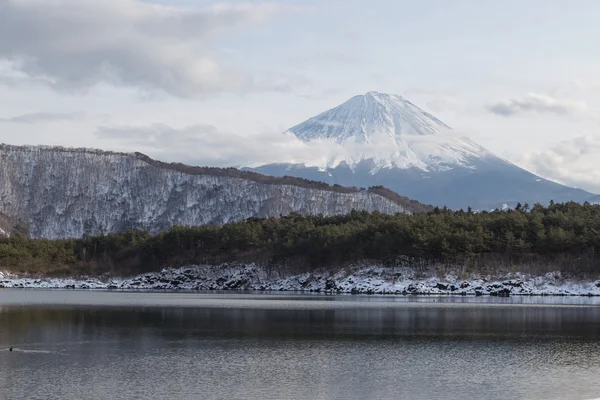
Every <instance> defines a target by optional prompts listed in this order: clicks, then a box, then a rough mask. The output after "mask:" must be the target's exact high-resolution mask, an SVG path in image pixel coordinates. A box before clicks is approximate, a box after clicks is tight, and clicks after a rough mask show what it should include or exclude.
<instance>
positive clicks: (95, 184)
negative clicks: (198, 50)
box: [0, 145, 422, 239]
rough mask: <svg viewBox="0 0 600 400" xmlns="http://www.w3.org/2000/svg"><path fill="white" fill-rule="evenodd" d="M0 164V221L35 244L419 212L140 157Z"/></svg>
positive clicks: (32, 153) (3, 158)
mask: <svg viewBox="0 0 600 400" xmlns="http://www.w3.org/2000/svg"><path fill="white" fill-rule="evenodd" d="M0 166H1V167H2V168H1V169H0V215H4V216H6V217H7V219H10V222H11V223H12V224H13V225H15V226H20V227H21V229H22V227H23V226H25V227H26V228H27V230H28V231H29V233H30V235H31V236H32V237H35V238H52V239H55V238H65V237H81V236H84V235H96V234H100V233H109V232H117V231H123V230H127V229H147V230H149V231H151V232H158V231H161V230H164V229H167V228H169V227H170V226H172V225H176V224H177V225H201V224H222V223H226V222H228V221H234V220H242V219H246V218H250V217H278V216H280V215H286V214H289V213H290V212H299V213H302V214H323V215H335V214H344V213H348V212H350V211H351V210H353V209H356V210H366V211H376V210H377V211H380V212H382V213H396V212H407V213H410V212H412V210H418V209H419V207H422V205H420V204H418V203H416V202H410V201H408V202H406V203H405V204H404V205H402V204H401V201H402V200H403V199H401V198H399V197H398V198H397V199H394V198H391V196H387V197H384V196H382V195H380V194H377V193H375V192H372V191H371V192H369V191H356V190H353V189H348V188H327V187H326V186H325V185H323V184H318V183H310V182H302V181H300V180H298V179H293V178H288V179H285V180H282V179H274V178H269V177H263V176H261V175H258V174H252V173H249V172H244V171H238V170H233V169H227V170H223V169H213V168H194V167H187V166H184V165H180V164H177V165H170V164H164V163H160V162H158V161H155V160H152V159H150V158H148V157H147V156H144V155H141V154H124V153H111V152H103V151H97V150H87V149H64V148H56V147H30V146H26V147H18V146H9V145H0ZM311 185H312V186H313V187H309V186H311ZM384 195H385V193H384ZM6 225H7V226H8V224H6Z"/></svg>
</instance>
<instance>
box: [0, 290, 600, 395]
mask: <svg viewBox="0 0 600 400" xmlns="http://www.w3.org/2000/svg"><path fill="white" fill-rule="evenodd" d="M107 295H110V294H107ZM139 295H140V296H150V297H152V296H154V295H153V294H139ZM47 296H52V294H47ZM234 299H235V297H234ZM360 299H361V298H353V299H352V300H350V301H352V302H360V301H361V300H360ZM369 299H370V300H367V301H368V302H373V300H371V299H372V298H369ZM138 300H139V301H136V302H134V303H133V304H132V305H129V306H125V305H121V306H114V305H113V306H111V307H106V306H103V305H102V304H100V303H99V304H96V305H94V306H90V305H86V306H80V305H77V304H71V305H68V304H62V303H61V304H60V305H56V304H55V305H48V306H42V305H39V304H37V303H35V302H34V304H35V305H29V306H22V305H11V306H3V307H2V308H0V348H1V349H7V348H8V346H9V345H11V344H13V345H14V346H15V351H14V352H12V353H9V352H8V351H5V350H0V370H1V371H2V373H1V374H0V393H3V394H6V396H3V397H2V398H7V399H21V398H64V399H81V398H86V399H106V398H115V399H120V398H123V399H125V398H168V399H192V398H204V399H213V398H214V399H223V398H228V399H236V398H239V399H284V398H286V399H287V398H289V399H316V398H324V399H330V398H331V399H337V398H344V399H359V398H382V399H384V398H390V399H392V398H393V399H398V398H400V399H402V398H406V399H421V398H423V399H425V398H436V399H440V398H459V397H473V398H479V399H504V398H510V397H514V398H527V399H565V398H568V399H585V398H593V397H600V383H599V381H598V379H597V376H599V375H600V361H599V360H598V357H597V354H598V351H599V350H600V344H599V342H598V337H599V334H600V323H599V321H600V319H599V317H600V307H591V306H585V307H555V306H547V307H546V306H525V307H523V306H518V307H517V306H514V307H512V306H510V305H506V306H502V307H483V306H478V305H474V306H472V307H471V306H459V307H446V306H443V305H441V304H439V303H432V302H429V303H428V304H427V305H426V306H415V307H413V306H410V305H406V304H404V305H399V306H397V307H375V306H373V307H356V308H348V307H346V306H344V307H340V308H336V307H334V306H329V307H324V308H320V307H317V308H304V306H303V305H302V304H300V303H301V302H302V301H304V300H302V299H297V300H296V301H298V302H300V303H298V304H299V306H298V307H291V306H290V305H289V302H287V301H286V300H285V298H283V299H282V300H274V299H271V301H274V302H276V303H277V304H280V305H281V306H280V307H271V306H270V307H269V308H266V309H260V308H236V307H233V306H230V307H226V308H218V307H217V308H211V307H202V306H198V307H191V306H187V307H155V306H152V307H150V306H140V305H135V304H136V303H142V304H145V301H141V300H140V299H138ZM152 301H154V300H152ZM236 301H243V300H236ZM306 301H313V302H314V301H315V298H314V297H311V298H310V299H309V300H306ZM327 301H328V302H330V301H332V300H331V299H329V300H327ZM343 301H345V300H343ZM387 301H388V300H384V302H387ZM333 302H334V303H336V301H335V299H334V300H333ZM50 303H51V302H50ZM374 304H376V303H374ZM272 306H273V305H272Z"/></svg>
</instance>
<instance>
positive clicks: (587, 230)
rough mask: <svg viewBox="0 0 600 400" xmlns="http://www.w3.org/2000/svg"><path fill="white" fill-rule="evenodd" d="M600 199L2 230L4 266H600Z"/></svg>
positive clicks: (87, 269) (81, 270)
mask: <svg viewBox="0 0 600 400" xmlns="http://www.w3.org/2000/svg"><path fill="white" fill-rule="evenodd" d="M599 252H600V205H591V204H588V203H585V204H579V203H575V202H569V203H561V204H554V203H551V204H550V205H549V206H547V207H544V206H542V205H539V204H536V205H534V206H533V207H532V208H530V207H529V206H528V205H524V206H521V205H518V206H517V207H516V209H514V210H506V211H501V210H496V211H492V212H473V211H472V210H470V209H469V210H466V211H463V210H459V211H452V210H449V209H444V208H434V209H433V210H432V211H430V212H427V213H420V214H413V215H406V214H396V215H385V214H382V213H379V212H374V213H367V212H359V211H352V212H351V213H349V214H347V215H339V216H332V217H324V216H302V215H299V214H291V215H288V216H285V217H281V218H268V219H259V218H252V219H248V220H245V221H240V222H232V223H228V224H225V225H222V226H211V225H206V226H196V227H189V226H174V227H172V228H171V229H169V230H167V231H165V232H162V233H160V234H157V235H151V234H149V233H148V232H146V231H127V232H122V233H115V234H108V235H101V236H93V237H86V238H81V239H66V240H40V239H35V240H34V239H28V238H27V237H25V236H23V235H18V234H17V235H13V236H12V237H10V238H3V239H0V270H11V271H15V272H31V273H45V274H82V275H87V274H91V275H95V274H102V273H110V274H115V275H128V274H135V273H143V272H149V271H156V270H160V269H161V268H163V267H168V266H172V267H176V266H183V265H190V264H220V263H224V262H258V263H262V264H264V265H277V266H286V267H288V268H296V269H298V270H310V269H315V268H338V267H343V266H346V265H350V264H356V263H377V264H381V265H389V266H396V265H407V266H413V267H420V266H425V267H427V266H431V265H446V266H452V265H455V266H456V265H460V266H462V267H466V268H468V269H469V270H470V271H472V272H484V271H487V270H489V269H491V268H493V269H499V268H500V269H518V270H523V269H526V268H528V267H532V266H534V267H535V269H536V271H538V272H539V271H542V270H548V271H551V270H557V269H559V270H563V271H568V272H571V273H574V274H598V273H600V255H599V254H598V253H599Z"/></svg>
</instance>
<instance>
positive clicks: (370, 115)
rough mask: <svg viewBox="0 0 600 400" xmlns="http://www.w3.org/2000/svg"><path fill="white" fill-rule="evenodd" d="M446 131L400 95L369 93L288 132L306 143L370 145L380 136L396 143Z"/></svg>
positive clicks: (437, 120) (433, 118)
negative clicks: (351, 141) (404, 137)
mask: <svg viewBox="0 0 600 400" xmlns="http://www.w3.org/2000/svg"><path fill="white" fill-rule="evenodd" d="M447 129H450V128H449V127H448V126H447V125H446V124H444V123H443V122H442V121H440V120H439V119H437V118H435V117H434V116H433V115H431V114H428V113H426V112H425V111H423V110H421V109H420V108H419V107H417V106H415V105H414V104H413V103H411V102H410V101H408V100H406V99H404V98H403V97H401V96H397V95H389V94H382V93H377V92H369V93H367V94H365V95H359V96H354V97H353V98H351V99H350V100H348V101H346V102H345V103H343V104H340V105H339V106H337V107H335V108H332V109H331V110H328V111H325V112H324V113H321V114H319V115H317V116H316V117H313V118H310V119H309V120H307V121H305V122H302V123H301V124H298V125H296V126H294V127H292V128H290V129H289V130H290V131H291V132H293V133H294V134H295V135H296V136H298V137H299V138H300V139H302V140H305V141H309V140H312V139H318V138H319V139H320V138H327V139H332V140H335V141H336V142H338V143H342V142H344V141H346V140H348V139H357V140H359V141H362V142H367V143H368V142H371V141H372V140H373V137H374V136H375V135H378V134H380V133H385V134H386V135H387V136H388V137H389V138H391V139H392V140H394V139H398V138H400V137H401V136H402V135H420V136H422V135H433V134H435V133H438V132H441V131H443V130H447Z"/></svg>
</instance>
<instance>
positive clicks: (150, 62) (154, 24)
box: [0, 0, 287, 97]
mask: <svg viewBox="0 0 600 400" xmlns="http://www.w3.org/2000/svg"><path fill="white" fill-rule="evenodd" d="M281 10H282V7H281V6H278V5H276V4H268V3H259V4H246V5H225V4H223V5H216V6H213V7H210V8H205V9H201V10H195V9H194V10H193V9H185V8H175V7H167V6H161V5H153V4H149V3H144V2H142V1H138V0H101V1H99V0H0V82H3V83H5V84H6V83H8V84H10V83H14V82H15V81H19V80H24V79H33V80H36V81H41V82H45V83H46V84H49V85H51V86H52V87H54V88H57V89H64V90H86V89H88V88H90V87H93V86H94V85H97V84H99V83H109V84H112V85H115V86H126V87H135V88H141V89H144V90H148V89H150V90H154V89H159V90H162V91H165V92H168V93H170V94H173V95H176V96H181V97H190V96H199V95H206V94H212V93H217V92H252V91H260V90H286V87H287V85H286V84H282V83H281V82H277V83H276V84H275V85H271V84H270V82H269V79H267V78H268V77H265V78H264V79H262V81H261V79H260V77H256V76H250V75H248V74H246V73H245V71H243V70H238V69H234V68H229V67H227V66H226V65H224V64H223V62H222V61H221V60H219V58H218V56H217V54H216V52H215V51H214V50H213V49H212V42H213V40H214V37H215V36H216V35H218V34H221V33H223V32H224V31H229V30H232V29H236V28H238V27H240V26H244V25H246V24H257V23H262V22H264V21H266V20H268V19H270V18H272V17H273V16H274V15H275V14H277V13H278V12H280V11H281Z"/></svg>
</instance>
